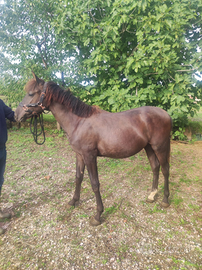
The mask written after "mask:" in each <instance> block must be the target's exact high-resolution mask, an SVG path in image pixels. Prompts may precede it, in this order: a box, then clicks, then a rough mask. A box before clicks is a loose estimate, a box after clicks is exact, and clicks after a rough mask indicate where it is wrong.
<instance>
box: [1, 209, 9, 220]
mask: <svg viewBox="0 0 202 270" xmlns="http://www.w3.org/2000/svg"><path fill="white" fill-rule="evenodd" d="M5 218H11V214H10V213H3V212H2V211H1V210H0V219H5Z"/></svg>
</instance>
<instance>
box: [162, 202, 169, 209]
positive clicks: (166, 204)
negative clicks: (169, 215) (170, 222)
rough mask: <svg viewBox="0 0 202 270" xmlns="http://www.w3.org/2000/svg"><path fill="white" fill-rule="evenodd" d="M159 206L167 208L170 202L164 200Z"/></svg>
mask: <svg viewBox="0 0 202 270" xmlns="http://www.w3.org/2000/svg"><path fill="white" fill-rule="evenodd" d="M161 206H162V207H163V208H168V207H169V206H170V204H169V203H165V202H161Z"/></svg>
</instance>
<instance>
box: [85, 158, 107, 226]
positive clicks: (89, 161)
mask: <svg viewBox="0 0 202 270" xmlns="http://www.w3.org/2000/svg"><path fill="white" fill-rule="evenodd" d="M85 164H86V166H87V169H88V174H89V177H90V181H91V186H92V189H93V192H94V193H95V197H96V203H97V213H96V215H95V216H94V217H92V218H91V220H90V225H92V226H98V225H100V224H101V219H100V217H101V214H102V212H103V211H104V207H103V203H102V198H101V195H100V183H99V179H98V170H97V157H94V156H91V157H87V158H86V159H85Z"/></svg>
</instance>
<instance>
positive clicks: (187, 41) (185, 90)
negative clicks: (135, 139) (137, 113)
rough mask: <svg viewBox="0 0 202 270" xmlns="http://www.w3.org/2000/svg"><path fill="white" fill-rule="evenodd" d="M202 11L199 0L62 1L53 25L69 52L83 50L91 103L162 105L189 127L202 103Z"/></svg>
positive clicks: (81, 59) (110, 106) (115, 108)
mask: <svg viewBox="0 0 202 270" xmlns="http://www.w3.org/2000/svg"><path fill="white" fill-rule="evenodd" d="M64 7H65V9H64ZM201 11H202V3H201V1H186V0H182V1H174V2H173V1H160V0H150V1H145V0H142V1H133V0H127V1H121V0H114V1H112V0H109V1H106V2H105V1H99V0H94V1H91V0H89V1H81V0H76V1H70V2H67V1H65V2H64V1H61V2H60V4H59V5H58V9H57V17H55V20H54V22H53V23H52V25H54V26H55V25H56V24H57V25H58V27H57V30H58V33H59V34H60V35H62V36H63V37H64V36H65V37H67V42H66V43H65V42H64V44H66V46H65V48H66V49H67V50H68V49H69V48H70V45H74V44H75V46H76V47H77V48H78V59H79V60H78V62H79V64H80V68H79V69H80V70H82V69H83V73H85V75H86V80H87V81H91V80H92V84H89V85H88V86H87V87H86V88H85V89H86V91H85V92H84V93H82V96H83V97H85V98H86V100H87V101H89V102H90V103H92V104H98V105H99V106H101V107H102V108H104V109H106V110H109V111H113V112H116V111H121V110H127V109H130V108H134V107H138V106H144V105H151V106H159V107H162V108H164V109H165V110H167V111H168V112H169V114H170V115H171V116H172V118H173V122H174V126H182V127H183V125H184V124H185V123H186V121H187V117H188V116H189V115H190V116H193V115H194V113H195V112H196V111H197V110H198V109H199V105H198V104H196V103H194V99H195V97H196V96H197V97H198V98H201V84H200V82H198V81H197V80H196V79H195V77H194V76H193V74H194V73H195V72H196V71H197V70H199V71H200V70H201V67H202V66H201V61H198V60H199V59H200V58H201V52H200V51H199V50H197V48H198V47H201V43H202V40H201V34H200V31H199V29H200V27H201V25H200V21H201ZM71 38H72V39H73V40H74V42H71V44H70V42H69V40H70V39H71ZM188 95H191V96H192V97H193V99H190V98H189V96H188Z"/></svg>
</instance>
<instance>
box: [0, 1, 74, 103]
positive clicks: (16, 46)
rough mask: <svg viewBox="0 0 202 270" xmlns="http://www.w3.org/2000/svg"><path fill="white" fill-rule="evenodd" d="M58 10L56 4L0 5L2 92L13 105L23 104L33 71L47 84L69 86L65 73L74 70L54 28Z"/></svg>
mask: <svg viewBox="0 0 202 270" xmlns="http://www.w3.org/2000/svg"><path fill="white" fill-rule="evenodd" d="M55 6H56V3H54V2H53V1H49V2H46V1H38V0H35V1H30V0H19V1H11V0H5V1H4V4H1V5H0V8H1V9H0V18H1V19H0V48H1V51H2V52H1V53H0V63H1V64H0V71H1V72H0V80H1V88H0V89H1V92H3V91H4V93H5V92H6V91H7V95H9V96H10V97H11V96H12V97H13V98H12V99H13V100H12V101H14V99H15V98H16V99H17V102H18V101H19V100H18V97H19V98H20V96H19V95H18V94H17V92H18V90H19V91H20V89H21V92H22V94H23V91H22V89H23V86H24V84H25V82H26V81H27V80H28V79H30V78H31V70H34V71H35V72H36V74H37V75H38V76H40V77H43V78H44V79H45V80H50V79H52V80H55V81H57V82H58V83H60V84H66V83H67V82H66V81H65V79H66V78H67V75H66V76H64V73H65V74H68V73H69V74H70V73H72V71H73V69H74V66H72V64H71V61H70V58H69V56H70V55H69V54H68V52H66V51H64V49H63V40H62V39H61V38H60V36H57V35H56V34H55V29H54V27H53V26H51V22H52V20H53V17H54V16H55V15H54V10H55ZM59 74H61V75H60V77H59V76H58V75H59ZM11 82H12V83H11ZM71 83H72V82H71V80H70V79H69V80H68V84H69V85H71ZM11 85H12V88H11ZM13 86H15V88H13ZM14 89H15V91H14ZM11 92H12V93H11ZM16 94H17V95H16Z"/></svg>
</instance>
